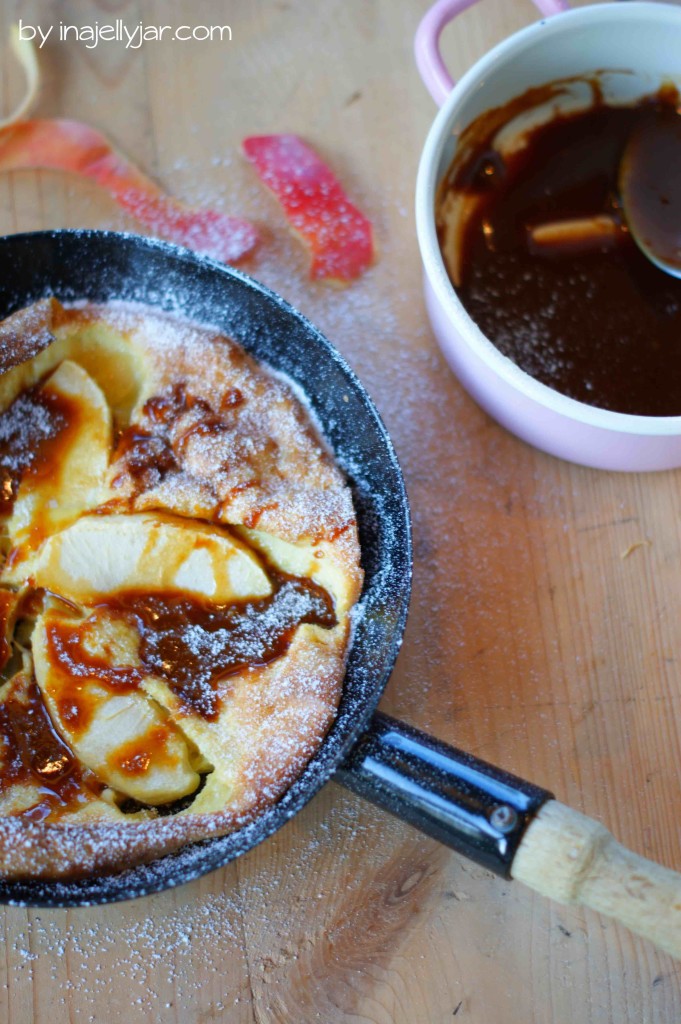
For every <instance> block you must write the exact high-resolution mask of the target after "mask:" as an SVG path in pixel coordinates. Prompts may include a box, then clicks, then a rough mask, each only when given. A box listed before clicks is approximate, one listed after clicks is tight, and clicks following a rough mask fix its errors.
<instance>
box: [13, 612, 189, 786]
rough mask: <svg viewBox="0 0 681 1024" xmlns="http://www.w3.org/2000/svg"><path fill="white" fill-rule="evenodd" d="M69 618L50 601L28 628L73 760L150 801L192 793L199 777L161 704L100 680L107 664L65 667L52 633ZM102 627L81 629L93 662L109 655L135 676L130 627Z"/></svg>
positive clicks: (46, 694) (68, 625)
mask: <svg viewBox="0 0 681 1024" xmlns="http://www.w3.org/2000/svg"><path fill="white" fill-rule="evenodd" d="M95 615H96V613H95ZM74 622H75V623H78V620H74V619H73V617H72V616H71V615H70V614H69V613H66V612H63V611H61V610H60V609H59V608H57V607H54V606H52V607H48V609H47V611H46V612H45V613H44V614H43V615H41V616H40V617H39V618H38V620H37V621H36V626H35V631H34V633H33V657H34V662H35V674H36V679H37V682H38V685H39V687H40V689H41V691H42V694H43V698H44V700H45V704H46V705H47V708H48V710H49V712H50V716H51V718H52V721H53V722H54V724H55V726H56V728H57V729H58V731H59V733H60V734H61V735H62V736H63V737H64V739H65V740H66V742H67V743H68V745H69V746H70V747H71V749H72V750H73V752H74V753H75V754H76V756H77V758H78V759H79V761H81V763H82V764H84V765H86V767H88V768H90V769H91V771H93V772H94V773H95V775H97V777H98V778H99V779H100V780H101V781H102V782H105V783H106V784H107V785H108V786H110V787H111V788H112V789H114V790H116V791H117V792H119V793H123V794H125V795H126V796H128V797H132V798H133V799H135V800H139V801H141V802H142V803H145V804H152V805H156V804H164V803H169V802H170V801H172V800H178V799H180V798H181V797H183V796H187V795H188V794H189V793H193V792H194V790H195V789H196V788H197V786H198V785H199V782H200V777H199V774H198V772H197V771H196V770H195V767H194V764H195V761H196V758H195V756H194V754H193V751H192V750H190V748H189V746H188V744H187V741H186V740H185V738H184V736H183V734H182V733H181V731H180V730H179V729H178V728H177V726H176V725H175V724H174V722H173V721H172V719H171V718H170V717H169V716H168V713H167V712H166V711H165V709H163V708H162V707H161V706H160V705H159V704H157V703H156V701H154V700H152V699H151V698H149V697H147V695H146V694H145V693H143V692H142V691H141V690H138V689H135V688H130V686H126V685H125V684H122V685H121V686H120V688H118V689H117V687H116V686H115V685H114V686H112V685H111V684H110V682H105V681H104V680H105V679H106V675H107V674H106V669H105V668H104V669H103V670H102V672H101V675H102V679H98V678H97V675H96V668H93V669H92V675H80V674H79V675H73V674H72V672H71V671H69V666H68V665H67V664H65V663H64V660H63V658H62V657H60V648H59V644H58V642H57V643H55V638H58V637H59V635H60V632H61V631H62V630H63V629H66V630H69V629H72V628H73V625H74ZM85 625H87V620H85ZM101 626H102V624H101V623H97V624H96V627H95V628H93V629H91V630H88V631H87V642H88V653H89V654H90V655H91V656H92V658H93V662H95V663H96V662H97V661H100V662H101V663H102V664H104V663H105V662H106V660H107V659H108V658H111V657H112V655H113V656H115V658H116V660H117V661H118V660H119V659H122V660H124V664H126V665H127V666H128V667H129V670H131V671H130V672H129V674H130V675H134V669H135V665H136V664H138V659H137V657H136V638H135V635H134V631H132V630H130V628H129V627H128V626H126V624H125V623H123V622H115V621H113V622H112V621H109V622H108V623H107V628H101ZM79 668H80V666H79Z"/></svg>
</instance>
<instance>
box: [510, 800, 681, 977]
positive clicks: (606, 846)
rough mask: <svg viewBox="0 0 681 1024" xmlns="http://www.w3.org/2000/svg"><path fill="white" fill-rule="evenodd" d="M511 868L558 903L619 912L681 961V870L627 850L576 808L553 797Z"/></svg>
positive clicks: (631, 926)
mask: <svg viewBox="0 0 681 1024" xmlns="http://www.w3.org/2000/svg"><path fill="white" fill-rule="evenodd" d="M511 874H512V876H513V878H516V879H517V880H518V881H520V882H524V883H525V885H529V886H530V888H532V889H535V890H536V891H537V892H540V893H541V894H542V895H543V896H549V897H550V898H551V899H554V900H557V901H558V902H559V903H572V904H578V905H581V906H583V907H591V909H592V910H597V911H598V912H599V913H600V914H607V915H608V917H614V918H615V920H616V921H619V922H620V923H621V924H624V925H626V927H627V928H629V929H631V931H633V932H635V933H636V934H637V935H642V936H643V937H644V938H646V939H650V940H651V942H654V943H655V945H656V946H659V947H660V949H664V950H665V952H667V953H670V954H671V955H672V956H675V957H677V958H678V959H681V875H679V874H677V872H676V871H671V870H670V869H669V868H664V867H662V866H661V865H660V864H655V863H653V861H650V860H646V858H645V857H641V856H640V855H639V854H637V853H633V852H632V851H631V850H627V849H626V848H625V847H624V846H621V845H620V844H619V843H618V842H617V841H616V840H615V839H614V838H613V836H611V835H610V833H609V832H608V830H607V829H606V828H604V827H603V826H602V825H601V824H600V823H599V822H597V821H593V819H592V818H587V817H586V816H585V815H584V814H580V813H579V812H578V811H573V810H572V808H571V807H566V806H565V805H564V804H561V803H558V801H557V800H550V801H549V802H548V803H546V804H545V805H544V806H543V807H542V808H541V810H540V811H539V813H538V814H537V817H536V818H535V819H534V821H533V822H532V823H531V824H530V826H529V827H528V829H527V832H526V833H525V836H524V838H523V841H522V843H521V845H520V849H519V850H518V853H517V855H516V857H515V860H514V861H513V867H512V871H511Z"/></svg>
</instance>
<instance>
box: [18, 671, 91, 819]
mask: <svg viewBox="0 0 681 1024" xmlns="http://www.w3.org/2000/svg"><path fill="white" fill-rule="evenodd" d="M0 751H2V755H3V756H2V760H3V771H2V772H1V773H0V792H2V791H3V790H6V789H8V788H9V787H10V786H12V785H14V784H16V783H22V782H23V783H31V784H33V785H36V783H37V784H38V786H39V795H40V799H39V802H38V803H37V804H35V805H34V806H33V807H30V808H29V809H28V810H25V811H22V812H20V816H21V817H22V818H23V819H24V820H27V821H44V820H45V818H47V817H50V818H55V817H59V816H60V815H61V814H63V813H64V812H65V811H67V810H73V809H74V808H75V807H77V806H78V805H79V804H85V803H87V802H88V801H89V800H90V799H91V798H92V796H93V795H99V794H100V793H101V792H102V790H103V789H104V786H103V785H102V784H101V783H100V782H99V781H98V780H97V778H96V777H95V775H94V774H93V773H92V772H90V771H88V769H87V768H84V767H83V766H82V765H81V764H80V763H79V762H78V760H77V759H76V757H75V755H74V754H73V752H72V751H71V749H70V748H69V747H68V746H67V744H66V743H65V742H64V740H63V739H62V738H61V736H60V735H59V734H58V733H57V731H56V730H55V728H54V726H53V724H52V720H51V718H50V716H49V713H48V711H47V708H46V707H45V703H44V701H43V698H42V694H41V692H40V689H39V688H38V685H37V684H36V682H35V680H31V681H30V682H29V683H28V686H27V688H26V700H25V702H24V701H23V700H21V699H20V697H19V696H14V695H12V696H11V697H10V698H9V699H8V700H6V701H4V702H3V703H1V704H0Z"/></svg>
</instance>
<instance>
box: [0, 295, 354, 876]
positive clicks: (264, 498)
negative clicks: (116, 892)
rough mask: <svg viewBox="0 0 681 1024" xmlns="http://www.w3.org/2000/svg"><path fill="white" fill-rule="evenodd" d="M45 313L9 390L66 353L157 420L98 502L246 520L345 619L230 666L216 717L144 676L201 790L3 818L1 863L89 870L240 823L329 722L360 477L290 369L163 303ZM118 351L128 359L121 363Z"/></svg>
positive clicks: (340, 668) (140, 424)
mask: <svg viewBox="0 0 681 1024" xmlns="http://www.w3.org/2000/svg"><path fill="white" fill-rule="evenodd" d="M50 316H51V330H52V331H53V332H54V337H55V339H56V340H55V341H54V342H53V344H52V347H51V348H49V347H48V348H47V350H44V351H42V354H41V355H40V356H39V358H38V362H37V363H36V368H35V369H34V370H31V369H30V368H28V369H27V367H26V366H20V367H17V368H16V369H14V370H11V371H10V373H9V374H8V375H7V378H3V382H2V384H0V401H3V400H4V404H5V405H6V404H7V403H8V401H9V400H11V398H12V397H14V396H15V395H16V394H17V391H18V390H21V388H22V387H26V386H27V384H29V385H30V384H31V383H33V381H34V380H35V379H38V377H40V376H42V375H44V374H45V373H46V372H48V371H49V370H51V369H52V368H53V367H54V366H56V365H57V364H58V363H60V362H61V361H62V360H63V359H64V358H68V359H73V360H75V361H76V362H80V364H81V365H84V366H85V367H86V369H87V370H88V372H89V373H90V374H91V375H92V376H93V377H94V378H95V379H96V380H97V382H98V384H99V386H100V387H101V388H102V390H103V391H104V392H105V394H106V396H107V398H108V400H109V404H110V406H111V408H112V409H113V412H114V421H115V427H116V429H117V431H118V432H119V433H120V431H121V430H122V431H123V437H125V431H126V430H130V429H131V428H132V430H133V433H134V434H135V436H139V435H140V434H142V435H144V436H147V435H153V436H154V438H155V439H158V444H159V445H160V446H161V449H162V451H163V453H165V454H163V455H162V457H160V458H159V457H155V460H154V461H153V463H150V465H149V466H147V467H145V468H144V470H143V472H142V474H141V475H140V471H139V465H135V458H134V455H135V453H134V450H133V449H132V447H131V446H130V445H128V446H127V447H126V445H125V444H124V443H121V444H119V447H118V449H117V451H116V452H115V453H114V456H113V458H112V461H111V466H110V471H109V474H108V480H107V483H106V487H105V489H104V491H103V495H102V500H101V501H100V505H101V506H102V507H103V508H104V509H106V510H107V511H108V512H111V513H115V514H120V515H125V514H126V513H130V512H140V511H143V510H147V509H150V510H151V509H153V510H159V509H161V510H166V511H171V512H173V513H175V514H177V515H181V516H185V517H188V518H190V519H191V518H200V519H202V520H204V521H209V522H214V523H217V524H225V525H227V526H229V527H230V528H235V529H236V530H237V531H242V532H240V533H239V536H240V537H241V538H242V539H243V540H245V541H246V543H248V544H249V545H251V546H252V547H253V549H254V550H255V551H256V552H258V553H259V554H260V556H261V557H262V556H265V557H266V559H267V561H268V562H269V563H270V564H273V565H275V566H278V567H279V568H280V569H282V570H284V571H287V572H290V573H295V574H298V575H301V576H305V575H307V576H309V577H310V578H311V579H313V580H315V582H317V583H318V584H319V585H320V586H323V587H325V588H326V589H327V590H328V591H329V593H331V594H332V596H333V598H334V602H335V607H336V616H337V620H338V621H337V625H336V626H335V627H333V628H326V629H323V628H320V627H319V626H315V625H302V626H299V627H298V629H297V632H296V634H295V636H294V638H293V641H292V642H291V644H290V646H289V648H288V650H287V652H286V654H285V655H284V656H282V657H279V658H278V659H276V660H275V661H273V662H271V663H270V664H267V665H264V666H260V667H251V668H247V669H244V670H241V671H239V672H237V673H235V674H233V675H231V676H228V677H227V678H226V679H225V680H223V681H222V682H221V683H220V684H219V685H220V691H219V692H220V706H221V711H220V714H219V716H218V717H217V719H216V720H215V721H207V720H206V719H205V718H201V717H200V716H197V715H194V714H192V713H191V712H190V711H188V709H187V707H186V705H183V704H182V703H181V701H180V700H179V699H178V697H177V696H176V695H175V694H174V693H173V692H172V691H171V690H170V689H169V688H168V686H166V685H165V683H164V682H163V680H160V679H157V678H155V677H154V678H152V677H150V678H149V679H148V680H146V681H145V682H144V684H143V689H144V690H145V692H146V693H147V694H148V695H149V696H150V697H151V698H152V699H153V700H154V701H157V702H158V703H159V704H160V705H161V706H162V707H164V708H165V709H166V710H167V711H168V712H169V713H170V715H171V716H172V718H173V720H174V721H175V723H176V724H177V725H178V727H179V728H180V729H181V730H182V731H183V732H184V734H185V735H186V736H187V737H188V738H189V740H190V741H191V742H192V743H193V744H195V745H196V747H197V748H198V749H199V750H200V751H201V753H202V755H203V756H204V757H205V758H206V760H207V761H210V762H211V764H212V765H213V771H212V772H211V773H209V774H208V776H207V779H206V783H205V785H204V787H203V789H202V790H201V791H200V792H199V794H198V796H197V797H196V799H195V801H194V802H193V803H192V804H191V805H190V806H189V807H188V808H187V809H185V810H183V811H181V812H180V813H177V814H175V815H173V816H171V817H168V818H154V819H152V820H134V821H131V820H130V818H129V817H127V818H126V816H125V815H123V814H121V813H120V812H118V811H117V810H116V808H113V809H112V808H111V807H110V806H109V807H106V808H105V807H104V806H103V805H102V817H101V818H100V819H99V820H98V819H97V818H92V817H87V816H83V815H80V812H77V813H75V814H67V815H64V816H63V817H62V818H61V819H59V820H58V821H55V822H54V823H52V822H50V823H40V824H35V823H31V822H27V821H24V820H22V819H21V818H19V817H5V818H0V874H2V876H4V877H5V878H71V877H83V876H87V875H90V874H93V873H106V872H111V871H118V870H121V869H123V868H127V867H130V866H132V865H134V864H138V863H147V862H149V861H151V860H154V859H156V858H157V857H159V856H161V855H162V854H164V853H167V852H170V851H173V850H176V849H178V848H180V847H181V846H183V845H185V844H186V843H189V842H192V841H194V840H196V839H200V838H204V837H207V836H214V835H220V834H224V833H226V832H229V831H232V830H233V829H235V828H238V827H239V826H240V825H242V824H245V823H246V822H248V821H251V820H252V819H253V818H254V817H255V816H257V815H258V814H259V813H261V812H262V810H263V809H264V808H266V807H268V806H270V805H272V804H273V803H274V802H276V800H278V799H279V798H280V797H281V795H282V794H283V793H284V792H285V791H286V789H287V788H288V787H289V786H290V784H291V782H292V781H293V780H294V779H295V778H296V777H297V775H298V774H299V773H300V771H301V770H302V769H303V767H304V766H305V764H306V763H307V762H308V761H309V759H310V757H311V756H312V755H313V754H314V752H315V751H316V750H317V749H318V747H319V745H320V743H321V742H322V740H323V738H324V736H325V734H326V732H327V730H328V728H329V726H330V724H331V722H332V721H333V717H334V715H335V712H336V708H337V706H338V702H339V700H340V695H341V690H342V680H343V674H344V667H345V660H346V656H347V649H348V645H349V638H350V610H351V608H352V606H353V605H354V604H355V603H356V601H357V600H358V598H359V594H360V590H361V584H362V571H361V568H360V559H359V543H358V537H357V525H356V520H355V515H354V510H353V507H352V501H351V498H350V493H349V490H348V488H347V486H346V484H345V481H344V479H343V477H342V474H341V473H340V471H339V470H338V468H337V467H336V465H335V463H334V461H333V459H332V457H331V456H330V454H329V452H328V450H327V448H326V447H325V445H324V443H323V441H322V440H321V438H320V437H319V435H318V433H317V431H316V429H315V427H314V426H313V424H312V421H311V419H310V416H309V414H308V413H307V411H306V410H305V409H304V408H303V406H302V405H301V403H300V402H299V400H298V399H297V398H296V397H295V395H294V394H293V392H292V390H291V388H290V387H289V386H288V385H287V384H286V383H285V382H284V381H282V380H280V379H279V378H277V377H274V376H272V375H271V374H270V373H268V372H267V371H265V370H264V369H262V368H261V367H260V366H258V365H257V364H256V363H255V361H254V360H253V359H251V357H250V356H248V355H247V354H246V353H245V352H243V350H241V349H240V348H239V347H238V346H236V345H235V344H234V343H233V342H231V341H229V340H227V339H225V338H223V337H220V336H216V334H215V332H213V331H211V330H209V329H206V328H200V327H197V326H196V325H193V324H189V323H187V322H184V321H181V320H178V319H175V318H173V317H171V316H168V315H166V314H162V313H158V312H156V311H150V310H146V309H141V308H140V307H132V306H118V305H112V306H86V307H83V308H81V309H78V310H73V311H69V310H67V311H63V310H61V309H57V311H56V313H55V311H54V309H52V311H51V313H50ZM40 317H42V319H43V320H45V317H46V312H45V311H43V312H41V313H40ZM29 319H30V317H29ZM38 319H39V318H38ZM36 322H37V321H36ZM17 323H18V321H17ZM0 330H1V328H0ZM8 337H9V335H8ZM43 349H44V346H43ZM93 350H96V352H97V358H94V357H93V354H92V353H93ZM27 351H28V349H27ZM121 361H122V362H123V363H124V364H125V366H126V373H125V374H123V373H121V372H119V371H118V370H117V369H116V367H117V366H119V365H120V364H121ZM10 365H13V364H10ZM108 366H110V367H111V368H112V369H111V372H109V371H108V370H107V367H108ZM15 378H16V379H15ZM131 381H132V383H130V382H131ZM107 389H108V390H107ZM173 395H174V398H173ZM159 398H161V399H167V400H168V401H170V402H171V404H172V402H173V401H174V403H175V404H174V406H173V410H172V415H167V414H166V412H164V411H163V409H161V411H160V412H159V408H160V406H162V404H163V403H162V402H161V403H160V405H159V403H158V402H156V408H155V407H154V403H155V401H156V400H157V399H159ZM150 400H152V401H151V402H150ZM154 444H156V441H154ZM161 449H159V451H160V450H161ZM157 455H158V452H156V456H157ZM159 467H160V468H159ZM89 813H90V814H92V813H97V812H96V808H93V807H91V808H90V809H89Z"/></svg>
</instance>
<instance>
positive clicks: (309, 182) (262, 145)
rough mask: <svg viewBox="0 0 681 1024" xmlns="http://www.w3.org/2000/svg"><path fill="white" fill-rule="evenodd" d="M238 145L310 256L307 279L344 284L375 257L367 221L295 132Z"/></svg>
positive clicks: (326, 168) (261, 137)
mask: <svg viewBox="0 0 681 1024" xmlns="http://www.w3.org/2000/svg"><path fill="white" fill-rule="evenodd" d="M242 148H243V151H244V154H245V156H246V158H247V159H248V160H249V161H250V162H251V163H252V164H253V166H254V168H255V170H256V172H257V174H258V177H259V178H260V180H261V181H262V183H263V184H264V185H265V186H266V187H267V188H268V189H269V190H270V191H271V192H272V193H273V194H274V195H275V196H276V198H277V199H278V201H279V203H280V205H281V207H282V209H283V211H284V213H285V214H286V218H287V220H288V222H289V224H290V226H291V228H292V229H293V231H294V232H295V233H296V234H297V235H298V236H299V237H300V238H301V240H302V241H303V243H304V244H305V245H306V246H307V247H308V249H309V250H310V252H311V255H312V263H311V266H310V277H311V278H312V279H313V280H322V281H327V282H329V283H332V284H343V285H344V284H348V283H349V282H350V281H354V280H355V279H356V278H358V277H360V275H361V274H363V273H364V271H365V270H367V268H368V267H370V266H371V264H372V263H373V261H374V255H375V251H374V241H373V228H372V225H371V221H370V220H368V219H367V218H366V217H365V216H364V214H363V213H361V212H360V210H358V209H357V207H356V206H355V205H354V204H353V203H352V202H351V201H350V200H349V199H348V197H347V195H346V194H345V192H344V191H343V187H342V185H341V184H340V182H339V181H338V179H337V178H336V176H335V174H334V173H333V171H332V170H331V169H330V168H329V167H328V166H327V165H326V164H325V163H324V161H323V160H322V159H321V158H320V157H319V156H318V155H317V153H315V151H314V150H313V149H312V148H311V147H310V146H308V145H307V143H306V142H304V141H303V140H302V139H301V138H300V137H299V136H298V135H290V134H281V135H253V136H250V137H249V138H246V139H244V141H243V143H242Z"/></svg>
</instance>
